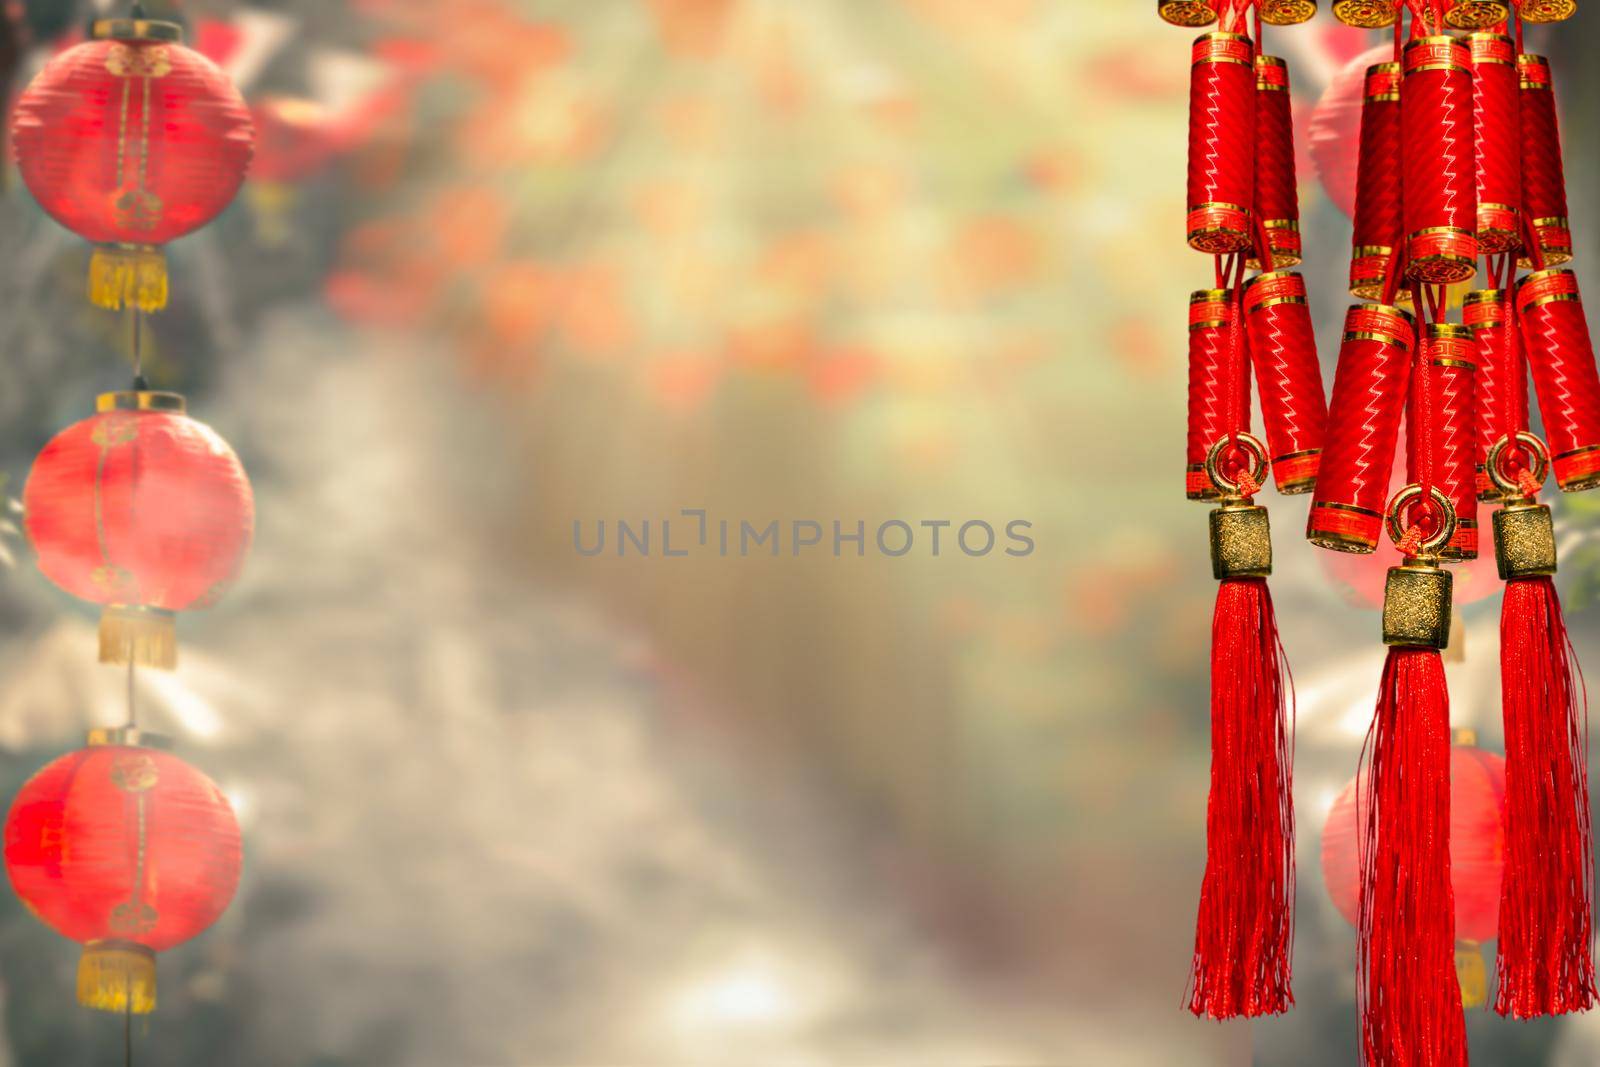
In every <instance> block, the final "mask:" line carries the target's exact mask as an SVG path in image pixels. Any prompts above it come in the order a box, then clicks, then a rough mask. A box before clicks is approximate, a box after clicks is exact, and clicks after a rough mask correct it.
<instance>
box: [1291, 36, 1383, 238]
mask: <svg viewBox="0 0 1600 1067" xmlns="http://www.w3.org/2000/svg"><path fill="white" fill-rule="evenodd" d="M1392 58H1394V45H1379V46H1376V48H1370V50H1368V51H1363V53H1362V54H1360V56H1357V58H1355V59H1352V61H1350V62H1347V64H1346V66H1344V67H1342V69H1341V70H1339V72H1338V74H1336V75H1333V80H1331V82H1328V88H1326V90H1323V93H1322V98H1320V99H1318V101H1317V106H1315V107H1312V112H1310V130H1309V133H1307V141H1309V142H1310V160H1312V163H1314V165H1315V168H1317V178H1318V179H1320V181H1322V189H1323V192H1326V194H1328V198H1330V200H1333V203H1334V205H1338V208H1339V211H1344V213H1346V214H1349V216H1352V218H1354V216H1355V166H1357V162H1358V149H1360V142H1362V99H1363V98H1365V94H1366V70H1368V67H1373V66H1376V64H1381V62H1384V61H1387V59H1392Z"/></svg>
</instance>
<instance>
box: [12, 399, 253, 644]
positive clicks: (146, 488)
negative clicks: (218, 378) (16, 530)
mask: <svg viewBox="0 0 1600 1067" xmlns="http://www.w3.org/2000/svg"><path fill="white" fill-rule="evenodd" d="M95 409H96V412H97V414H95V415H93V416H91V417H90V418H87V419H84V420H83V421H82V422H78V423H75V424H73V425H72V426H69V427H67V429H65V430H63V431H61V432H60V433H59V434H57V435H56V436H55V437H54V438H53V439H52V440H51V441H50V443H49V444H47V445H45V447H44V450H43V451H42V452H40V453H39V457H38V458H37V459H36V460H35V461H34V464H33V471H32V472H31V473H30V474H29V476H28V484H27V486H26V488H25V489H24V490H23V507H24V511H25V514H26V525H27V529H28V538H29V540H31V541H32V542H33V547H34V549H35V551H36V552H37V553H38V557H39V569H40V570H42V571H43V572H44V573H45V576H46V577H47V578H49V579H50V580H51V581H52V582H55V583H56V584H57V585H58V586H60V587H61V588H62V589H65V590H66V591H67V592H69V593H71V594H73V595H74V596H77V597H82V598H83V599H84V600H89V601H92V602H94V603H96V604H101V605H104V606H105V610H104V611H103V612H102V615H101V620H100V658H101V660H102V661H103V662H108V663H127V662H129V661H130V660H132V661H133V662H137V663H144V664H148V665H150V666H156V667H166V668H171V667H172V666H174V664H175V663H176V660H177V645H176V638H175V630H174V625H173V623H174V619H173V612H177V611H186V610H189V609H192V608H202V607H209V606H210V605H211V604H213V603H214V602H215V601H216V600H217V599H218V598H219V597H220V596H221V595H222V593H223V592H224V591H225V590H226V588H227V587H228V585H229V583H231V582H232V581H233V579H234V577H235V576H236V575H237V574H238V572H239V568H240V565H241V564H242V562H243V560H244V554H245V551H246V549H248V548H249V546H250V538H251V534H252V532H253V530H254V525H255V504H254V500H253V498H252V496H251V493H250V482H249V480H248V479H247V478H246V476H245V472H244V468H243V467H242V466H241V465H240V463H239V457H238V456H236V455H234V453H233V449H231V448H229V447H228V443H227V442H226V441H224V440H223V439H222V438H221V437H219V436H218V435H217V433H216V431H214V430H212V429H211V428H210V427H209V426H207V425H205V424H204V423H201V422H197V421H195V420H194V419H191V418H189V417H188V416H187V415H185V414H184V401H183V397H181V396H178V395H177V394H175V393H155V392H125V393H105V394H102V395H101V396H100V397H99V398H98V400H97V401H96V403H95Z"/></svg>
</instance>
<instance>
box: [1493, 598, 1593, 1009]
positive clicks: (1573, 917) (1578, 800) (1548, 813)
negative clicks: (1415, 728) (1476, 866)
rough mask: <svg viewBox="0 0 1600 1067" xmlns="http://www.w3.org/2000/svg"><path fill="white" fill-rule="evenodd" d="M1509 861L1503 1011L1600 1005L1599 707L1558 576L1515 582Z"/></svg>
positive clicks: (1509, 664) (1506, 615)
mask: <svg viewBox="0 0 1600 1067" xmlns="http://www.w3.org/2000/svg"><path fill="white" fill-rule="evenodd" d="M1500 686H1501V697H1502V703H1503V707H1504V711H1505V732H1506V863H1505V877H1504V880H1503V881H1502V883H1501V891H1500V943H1499V960H1498V964H1497V967H1498V971H1499V976H1500V980H1499V992H1498V994H1497V995H1496V997H1495V1005H1494V1009H1495V1011H1497V1012H1499V1013H1500V1014H1501V1015H1510V1016H1513V1017H1515V1018H1518V1019H1527V1018H1531V1017H1533V1016H1537V1015H1561V1014H1564V1013H1566V1012H1571V1011H1585V1010H1587V1009H1588V1008H1590V1007H1592V1006H1593V1005H1594V1003H1595V1000H1596V993H1595V980H1594V953H1593V947H1592V946H1593V940H1594V937H1593V923H1592V920H1591V914H1592V907H1593V898H1594V846H1593V841H1592V837H1591V833H1590V819H1589V772H1588V758H1587V752H1586V740H1585V739H1586V737H1587V733H1588V724H1587V718H1588V715H1587V703H1586V701H1584V699H1583V676H1582V674H1581V673H1580V672H1579V671H1578V669H1577V662H1576V660H1575V659H1574V658H1573V655H1572V646H1571V644H1570V642H1569V641H1568V639H1567V628H1566V623H1565V621H1564V620H1563V619H1562V615H1561V600H1560V598H1559V597H1558V596H1557V595H1556V590H1555V586H1554V584H1553V583H1552V582H1551V581H1550V579H1549V578H1520V579H1514V580H1512V581H1509V582H1507V583H1506V592H1505V602H1504V606H1503V608H1502V610H1501V615H1500Z"/></svg>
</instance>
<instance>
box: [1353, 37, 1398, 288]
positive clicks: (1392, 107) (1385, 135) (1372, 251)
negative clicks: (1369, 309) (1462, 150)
mask: <svg viewBox="0 0 1600 1067" xmlns="http://www.w3.org/2000/svg"><path fill="white" fill-rule="evenodd" d="M1360 148H1361V150H1360V155H1359V158H1358V160H1357V164H1356V211H1355V226H1354V229H1353V230H1352V237H1351V244H1352V247H1351V254H1350V292H1351V294H1352V295H1354V296H1358V297H1361V298H1362V299H1364V300H1378V299H1381V298H1382V296H1383V288H1384V282H1385V281H1386V280H1387V279H1388V278H1389V276H1390V275H1391V273H1392V272H1393V264H1394V257H1395V256H1396V255H1398V254H1399V253H1400V246H1401V228H1402V227H1403V226H1404V220H1403V219H1402V218H1401V216H1400V64H1398V63H1377V64H1374V65H1373V66H1371V67H1368V68H1367V74H1366V82H1365V85H1364V95H1363V96H1362V104H1361V142H1360Z"/></svg>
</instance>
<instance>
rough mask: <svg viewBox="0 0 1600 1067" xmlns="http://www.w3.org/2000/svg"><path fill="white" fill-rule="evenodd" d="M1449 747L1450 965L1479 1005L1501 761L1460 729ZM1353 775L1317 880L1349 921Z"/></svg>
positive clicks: (1355, 850)
mask: <svg viewBox="0 0 1600 1067" xmlns="http://www.w3.org/2000/svg"><path fill="white" fill-rule="evenodd" d="M1456 741H1457V743H1456V744H1455V746H1454V747H1452V748H1451V749H1450V887H1451V889H1452V890H1453V891H1454V893H1455V900H1456V943H1457V944H1456V970H1457V973H1458V975H1459V977H1460V979H1461V995H1462V999H1463V1000H1464V1002H1465V1003H1466V1005H1467V1006H1468V1007H1481V1006H1482V1005H1483V1004H1484V1003H1485V1001H1486V997H1487V995H1488V972H1487V969H1486V968H1485V966H1484V962H1483V958H1482V956H1481V955H1479V952H1478V944H1479V943H1480V942H1483V941H1489V940H1492V939H1493V938H1494V937H1495V936H1496V934H1497V933H1498V932H1499V929H1500V876H1501V872H1502V871H1503V869H1504V866H1505V845H1506V826H1505V795H1506V761H1505V760H1504V759H1503V758H1502V757H1500V756H1497V755H1495V754H1494V753H1492V752H1486V751H1484V750H1483V749H1481V748H1476V747H1474V746H1475V743H1476V737H1475V736H1474V735H1473V734H1472V733H1471V731H1465V730H1464V731H1460V732H1459V733H1458V734H1457V738H1456ZM1356 781H1357V780H1356V779H1351V780H1350V782H1349V783H1348V784H1347V785H1346V786H1345V787H1344V791H1343V792H1341V793H1340V794H1339V797H1338V799H1336V800H1335V801H1334V802H1333V807H1332V808H1331V809H1329V811H1328V821H1327V822H1326V823H1325V824H1324V825H1323V827H1322V882H1323V885H1324V886H1326V887H1327V890H1328V896H1330V897H1331V898H1333V903H1334V906H1335V907H1337V908H1338V909H1339V914H1341V915H1343V916H1344V917H1345V919H1346V920H1348V921H1349V922H1350V924H1351V925H1355V923H1356V922H1357V919H1358V915H1359V911H1360V901H1361V856H1360V847H1359V844H1358V839H1357V836H1356V835H1357V825H1356V803H1357V799H1358V798H1357V796H1356Z"/></svg>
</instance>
